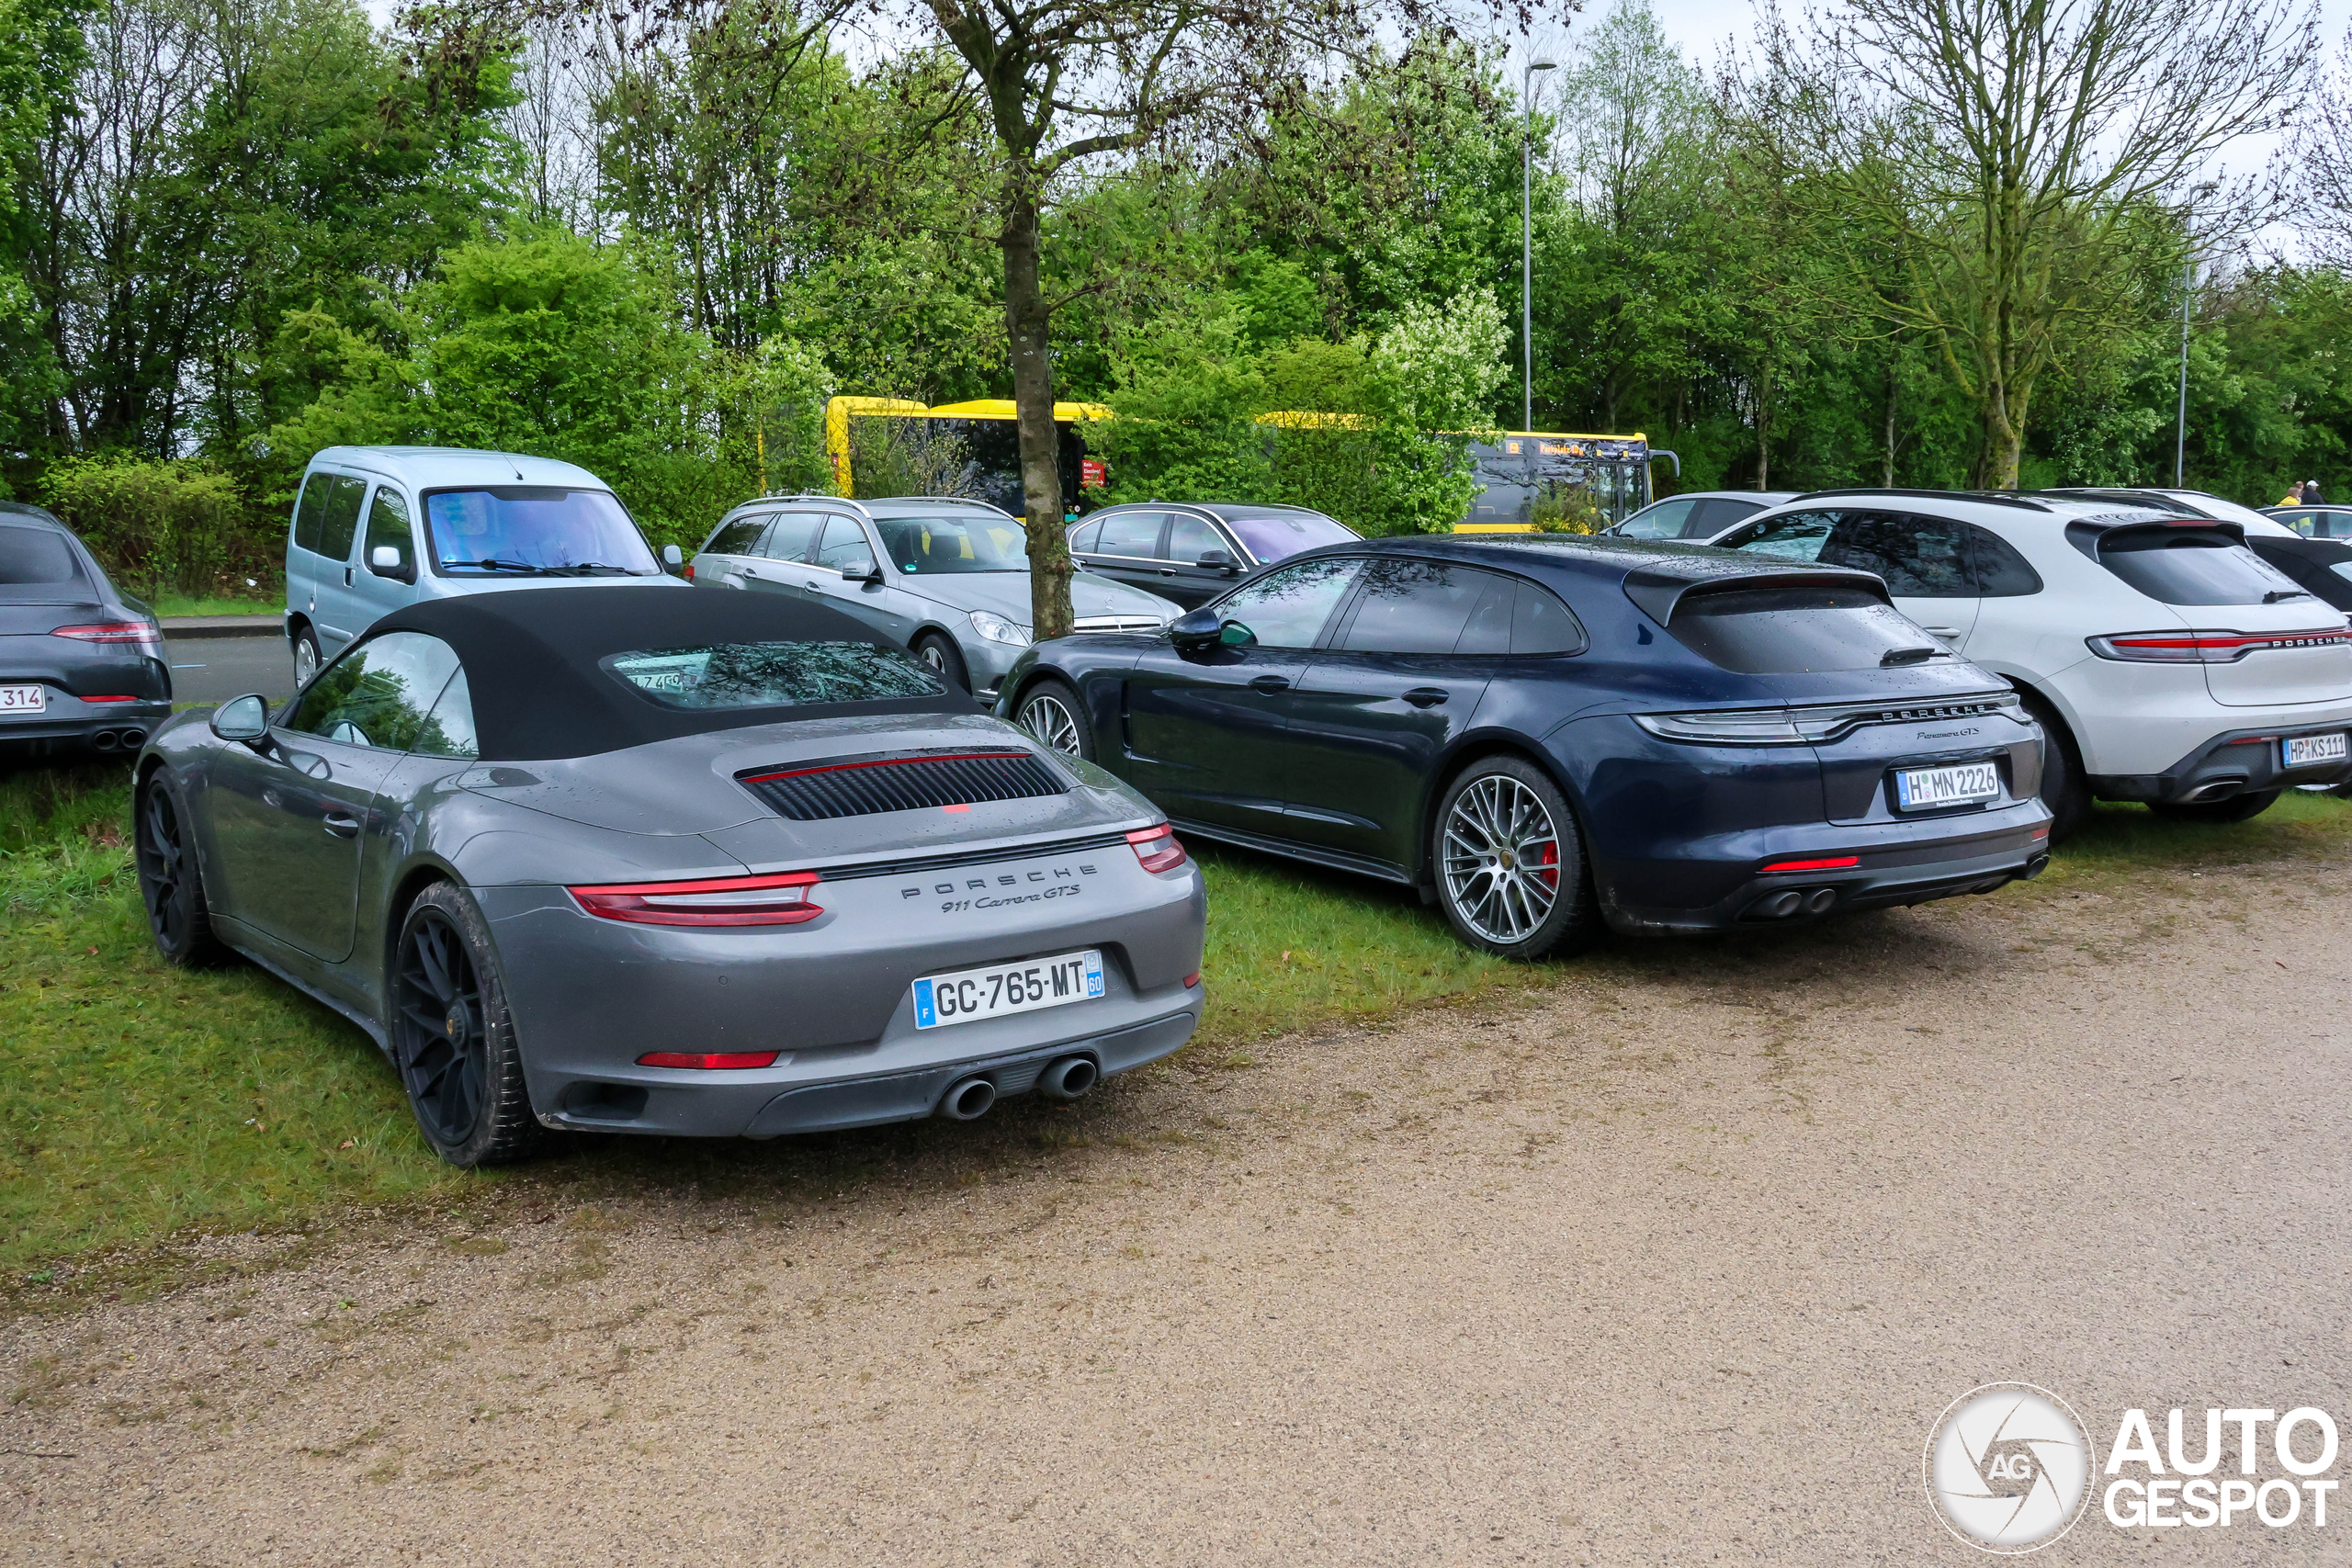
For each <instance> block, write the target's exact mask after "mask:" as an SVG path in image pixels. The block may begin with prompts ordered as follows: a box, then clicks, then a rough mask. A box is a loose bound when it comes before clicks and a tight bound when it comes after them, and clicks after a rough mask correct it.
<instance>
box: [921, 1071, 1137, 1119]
mask: <svg viewBox="0 0 2352 1568" xmlns="http://www.w3.org/2000/svg"><path fill="white" fill-rule="evenodd" d="M1102 1081H1103V1069H1102V1068H1101V1067H1100V1066H1096V1065H1095V1061H1094V1058H1093V1057H1091V1056H1057V1057H1055V1058H1054V1059H1053V1060H1052V1061H1050V1062H1048V1063H1046V1070H1045V1071H1044V1072H1042V1073H1039V1074H1038V1075H1037V1092H1038V1093H1039V1094H1042V1095H1044V1096H1045V1097H1046V1099H1047V1100H1076V1099H1078V1098H1079V1097H1080V1095H1083V1094H1084V1093H1086V1092H1087V1091H1088V1090H1089V1089H1092V1088H1093V1087H1094V1086H1095V1085H1096V1084H1098V1083H1101V1082H1102ZM996 1092H997V1091H996V1080H995V1079H993V1078H990V1077H986V1076H985V1075H982V1074H978V1073H975V1074H974V1075H973V1076H971V1077H967V1078H958V1079H957V1080H956V1082H954V1083H952V1084H950V1085H948V1087H947V1092H946V1093H945V1094H944V1095H942V1096H941V1097H940V1100H939V1113H940V1114H941V1115H942V1116H944V1117H946V1118H947V1119H948V1120H949V1121H950V1122H977V1121H978V1120H979V1119H980V1118H981V1117H983V1116H985V1115H987V1114H988V1113H989V1108H990V1107H992V1106H994V1105H995V1104H996Z"/></svg>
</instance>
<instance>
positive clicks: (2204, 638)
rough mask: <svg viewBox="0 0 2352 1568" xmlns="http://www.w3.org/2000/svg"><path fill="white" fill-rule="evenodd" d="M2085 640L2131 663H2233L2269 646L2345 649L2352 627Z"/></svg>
mask: <svg viewBox="0 0 2352 1568" xmlns="http://www.w3.org/2000/svg"><path fill="white" fill-rule="evenodd" d="M2084 640H2085V641H2086V642H2087V643H2089V644H2090V649H2091V651H2092V652H2093V653H2096V654H2098V656H2099V657H2100V658H2101V659H2119V660H2124V661H2125V662H2127V663H2134V664H2233V663H2235V662H2236V661H2237V660H2241V659H2244V658H2245V656H2246V655H2247V654H2249V653H2256V652H2260V651H2262V650H2264V649H2286V648H2342V647H2344V646H2346V644H2352V626H2314V627H2312V629H2310V630H2309V631H2293V632H2225V631H2185V632H2118V633H2116V634H2115V635H2114V636H2112V637H2086V638H2085V639H2084Z"/></svg>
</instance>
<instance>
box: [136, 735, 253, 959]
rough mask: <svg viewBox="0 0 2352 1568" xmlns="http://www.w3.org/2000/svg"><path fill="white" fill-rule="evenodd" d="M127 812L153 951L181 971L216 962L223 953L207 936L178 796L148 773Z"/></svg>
mask: <svg viewBox="0 0 2352 1568" xmlns="http://www.w3.org/2000/svg"><path fill="white" fill-rule="evenodd" d="M132 809H133V812H134V813H135V815H136V818H137V820H136V821H134V822H133V824H132V834H133V842H134V844H135V847H136V856H137V860H138V863H139V898H140V902H141V903H143V904H145V905H146V906H147V929H148V931H151V932H153V935H154V938H155V951H156V952H158V953H162V954H163V955H164V957H165V958H166V959H168V960H170V961H171V962H172V963H174V964H178V965H180V967H182V968H184V969H204V968H209V967H210V966H211V965H213V964H219V963H220V962H222V961H223V960H225V959H226V958H227V957H228V956H229V950H228V949H227V948H226V947H224V946H223V945H221V942H220V938H219V937H217V936H215V935H213V934H212V911H211V909H210V908H209V907H207V905H206V904H205V901H204V873H203V870H202V868H201V867H199V866H198V864H197V863H196V845H195V842H194V840H192V839H191V838H190V837H189V835H188V829H187V811H186V809H184V807H183V805H182V802H181V800H180V794H179V791H177V790H176V789H174V788H173V787H172V784H171V781H170V779H168V778H167V777H165V776H164V774H163V773H160V772H159V773H152V774H150V775H149V776H148V779H147V782H146V783H145V784H141V785H140V787H139V799H138V803H137V804H136V806H134V807H133V808H132Z"/></svg>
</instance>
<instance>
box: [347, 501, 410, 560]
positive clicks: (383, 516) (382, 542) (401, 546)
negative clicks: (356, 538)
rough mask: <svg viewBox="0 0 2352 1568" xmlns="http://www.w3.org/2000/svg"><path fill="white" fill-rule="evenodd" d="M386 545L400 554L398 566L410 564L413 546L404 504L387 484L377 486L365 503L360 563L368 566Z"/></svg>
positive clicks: (406, 508)
mask: <svg viewBox="0 0 2352 1568" xmlns="http://www.w3.org/2000/svg"><path fill="white" fill-rule="evenodd" d="M386 545H390V547H392V548H393V549H396V550H398V551H399V552H400V553H401V561H400V563H401V565H402V566H410V565H413V564H414V562H415V560H416V555H415V548H416V546H415V541H414V540H413V538H412V537H411V536H410V532H409V525H408V502H406V501H405V500H403V499H402V498H401V492H400V491H396V490H394V489H392V488H391V487H390V485H378V486H377V487H376V494H375V498H374V499H373V500H371V501H369V502H368V543H367V548H366V549H364V550H362V551H361V552H360V560H361V562H362V563H363V564H365V565H368V566H370V567H372V566H373V565H374V564H375V561H376V552H377V550H378V549H379V548H381V547H384V546H386Z"/></svg>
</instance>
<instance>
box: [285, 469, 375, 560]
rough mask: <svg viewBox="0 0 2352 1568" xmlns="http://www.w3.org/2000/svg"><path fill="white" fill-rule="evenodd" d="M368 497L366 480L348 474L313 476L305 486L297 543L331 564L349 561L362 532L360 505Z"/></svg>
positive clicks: (296, 526) (298, 514) (295, 525)
mask: <svg viewBox="0 0 2352 1568" xmlns="http://www.w3.org/2000/svg"><path fill="white" fill-rule="evenodd" d="M322 481H323V482H322ZM367 494H368V481H367V480H366V479H353V478H352V477H351V476H350V475H348V474H312V475H311V478H310V480H309V482H307V483H305V484H304V485H303V486H302V506H301V510H300V513H297V515H296V517H295V523H294V542H295V543H296V544H298V545H300V546H301V547H303V548H304V549H306V550H309V551H311V553H313V554H314V555H322V556H324V557H326V558H327V559H329V560H337V561H339V560H349V559H350V558H351V540H352V536H354V535H355V534H356V533H358V532H359V502H361V501H362V500H363V499H365V498H366V496H367ZM314 501H315V502H318V504H317V506H316V507H315V508H313V506H312V502H314ZM314 519H315V521H313V520H314Z"/></svg>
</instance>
